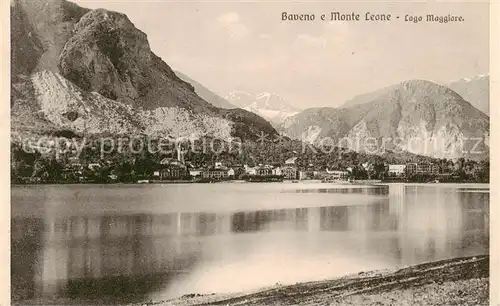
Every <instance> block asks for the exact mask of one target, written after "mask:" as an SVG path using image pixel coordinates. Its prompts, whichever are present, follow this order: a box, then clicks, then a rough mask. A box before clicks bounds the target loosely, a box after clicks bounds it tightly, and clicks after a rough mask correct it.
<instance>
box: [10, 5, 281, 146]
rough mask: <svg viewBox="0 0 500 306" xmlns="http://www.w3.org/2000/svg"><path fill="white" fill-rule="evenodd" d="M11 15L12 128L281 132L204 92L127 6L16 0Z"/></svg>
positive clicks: (23, 130)
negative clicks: (159, 50)
mask: <svg viewBox="0 0 500 306" xmlns="http://www.w3.org/2000/svg"><path fill="white" fill-rule="evenodd" d="M11 20H12V22H11V31H12V32H11V36H12V45H11V54H12V95H11V104H12V123H13V124H12V129H13V132H15V133H17V134H25V133H45V132H50V131H53V130H57V129H69V130H71V131H75V132H87V133H99V132H111V133H128V134H129V133H146V134H149V133H153V134H157V133H162V134H171V133H173V135H172V136H175V135H179V134H189V135H191V134H196V135H211V136H215V135H218V133H219V134H220V133H222V135H225V136H227V134H228V133H229V134H230V135H231V136H236V137H240V138H243V137H242V136H243V135H244V136H245V137H244V138H245V139H249V140H251V139H256V138H257V135H258V134H259V132H261V131H263V132H265V133H268V134H276V131H275V130H274V128H273V127H272V126H271V125H270V124H269V123H268V122H267V121H265V120H263V119H262V118H259V117H257V116H255V115H254V114H252V113H250V112H248V111H244V110H225V109H220V108H218V107H215V106H213V105H211V104H210V103H208V102H206V101H205V100H203V99H202V98H201V97H200V96H198V95H197V93H196V92H195V89H194V87H193V86H192V85H191V84H189V83H187V82H185V81H183V80H181V79H180V78H179V77H177V76H176V74H175V73H174V72H173V70H172V69H171V68H170V67H169V66H168V65H167V64H166V63H165V62H164V61H163V60H162V59H161V58H159V57H158V56H156V55H155V54H154V53H153V52H152V51H151V49H150V47H149V43H148V40H147V37H146V34H145V33H143V32H141V31H140V30H139V29H137V28H135V26H134V25H133V24H132V22H131V21H130V20H129V19H128V18H127V16H125V15H123V14H120V13H117V12H110V11H106V10H102V9H98V10H87V9H84V8H81V7H79V6H77V5H75V4H73V3H70V2H67V1H64V0H48V1H47V0H46V1H32V0H15V1H13V2H11ZM178 118H182V120H180V119H178ZM27 120H32V122H33V124H31V123H29V122H28V121H27ZM35 127H36V128H35ZM228 129H229V132H228ZM221 130H223V132H221ZM175 131H176V132H175ZM216 131H217V132H216Z"/></svg>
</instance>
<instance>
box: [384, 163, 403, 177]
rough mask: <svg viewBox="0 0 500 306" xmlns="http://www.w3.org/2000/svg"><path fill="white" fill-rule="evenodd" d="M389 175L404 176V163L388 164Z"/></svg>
mask: <svg viewBox="0 0 500 306" xmlns="http://www.w3.org/2000/svg"><path fill="white" fill-rule="evenodd" d="M388 172H389V176H404V175H405V172H406V165H389V171H388Z"/></svg>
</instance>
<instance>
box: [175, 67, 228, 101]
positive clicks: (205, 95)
mask: <svg viewBox="0 0 500 306" xmlns="http://www.w3.org/2000/svg"><path fill="white" fill-rule="evenodd" d="M175 74H176V75H177V76H178V77H179V78H180V79H181V80H183V81H185V82H187V83H189V84H191V85H192V86H193V87H194V91H195V92H196V94H198V96H200V97H201V98H202V99H203V100H205V101H207V102H208V103H210V104H212V105H214V106H216V107H219V108H226V109H232V108H237V107H236V106H234V105H232V104H231V103H229V102H228V101H227V100H226V99H224V98H222V97H221V96H219V95H217V94H216V93H214V92H212V91H210V89H208V88H206V87H205V86H203V85H202V84H200V83H199V82H197V81H195V80H193V79H191V78H190V77H188V76H187V75H185V74H183V73H181V72H179V71H175Z"/></svg>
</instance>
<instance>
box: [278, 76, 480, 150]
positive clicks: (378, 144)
mask: <svg viewBox="0 0 500 306" xmlns="http://www.w3.org/2000/svg"><path fill="white" fill-rule="evenodd" d="M364 97H365V98H366V100H368V99H370V101H363V103H359V104H357V103H354V104H352V106H350V107H344V108H339V109H335V108H312V109H307V110H304V111H302V112H300V113H299V114H297V115H295V116H292V117H289V118H287V119H286V120H285V121H284V122H283V124H282V125H281V127H280V128H281V129H282V130H283V131H284V132H285V133H286V134H287V135H288V136H290V137H293V138H301V139H304V140H305V141H308V142H312V143H315V144H318V145H321V144H324V145H326V144H328V143H332V142H333V143H335V144H339V145H341V146H347V147H349V148H351V149H353V150H356V151H366V152H369V153H370V152H371V153H381V152H382V151H381V149H388V150H405V151H409V152H411V153H416V154H421V155H426V156H432V157H440V158H441V157H446V158H457V157H464V156H465V157H468V158H473V159H482V158H486V157H487V156H488V154H489V153H488V152H489V147H488V141H489V117H488V116H487V115H485V114H484V113H482V112H481V111H479V110H478V109H476V108H475V107H474V106H472V105H471V104H470V103H469V102H467V101H466V100H464V99H463V98H462V97H461V96H460V95H459V94H457V93H456V92H454V91H453V90H451V89H449V88H447V87H445V86H440V85H438V84H435V83H432V82H429V81H424V80H410V81H405V82H402V83H400V84H397V85H394V86H391V87H388V88H385V89H383V90H381V91H379V92H378V94H376V93H371V94H369V95H365V96H364ZM462 140H463V143H464V144H463V147H462V145H461V141H462ZM479 151H480V152H481V153H478V152H479Z"/></svg>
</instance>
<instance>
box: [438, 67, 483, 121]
mask: <svg viewBox="0 0 500 306" xmlns="http://www.w3.org/2000/svg"><path fill="white" fill-rule="evenodd" d="M447 86H448V87H449V88H451V89H453V90H454V91H455V92H456V93H458V94H459V95H461V96H462V97H463V98H464V99H465V100H467V101H469V102H470V103H471V104H472V105H474V107H475V108H477V109H479V110H480V111H482V112H483V113H485V114H487V115H488V116H489V114H490V76H489V75H481V76H477V77H474V78H464V79H460V80H458V81H455V82H451V83H450V84H448V85H447Z"/></svg>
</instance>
